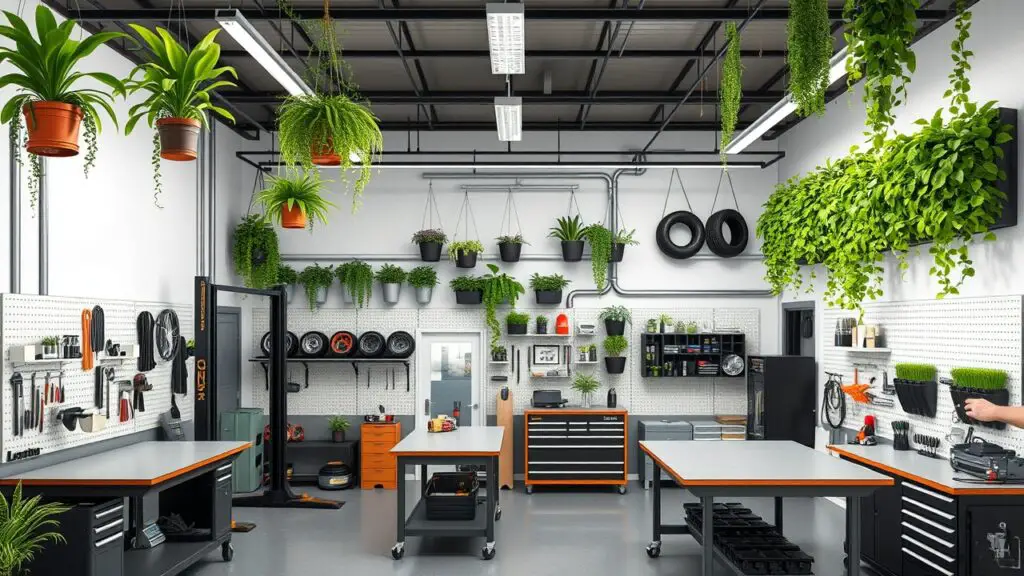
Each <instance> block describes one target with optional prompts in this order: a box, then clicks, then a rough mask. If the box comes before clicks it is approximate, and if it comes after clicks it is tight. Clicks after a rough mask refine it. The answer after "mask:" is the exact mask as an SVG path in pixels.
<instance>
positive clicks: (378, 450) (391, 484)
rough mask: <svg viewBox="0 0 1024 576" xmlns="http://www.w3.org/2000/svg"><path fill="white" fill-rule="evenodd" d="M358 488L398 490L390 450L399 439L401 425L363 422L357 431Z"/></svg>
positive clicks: (395, 466)
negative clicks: (358, 436) (358, 451)
mask: <svg viewBox="0 0 1024 576" xmlns="http://www.w3.org/2000/svg"><path fill="white" fill-rule="evenodd" d="M359 435H360V440H359V446H360V448H361V451H360V456H359V464H360V466H359V485H360V487H361V488H362V489H363V490H372V489H374V488H384V489H386V490H394V489H395V488H397V487H398V464H397V460H396V459H395V457H394V456H393V455H392V454H391V449H392V448H394V447H395V444H398V441H399V440H401V439H402V425H401V424H400V423H398V422H394V423H376V422H373V423H371V422H364V423H363V424H362V426H360V428H359Z"/></svg>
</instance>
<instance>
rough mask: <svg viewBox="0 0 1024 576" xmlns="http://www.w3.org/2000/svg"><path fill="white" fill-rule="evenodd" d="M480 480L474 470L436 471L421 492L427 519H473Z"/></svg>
mask: <svg viewBox="0 0 1024 576" xmlns="http://www.w3.org/2000/svg"><path fill="white" fill-rule="evenodd" d="M479 491H480V482H479V481H477V479H476V473H475V472H436V473H435V474H434V475H433V476H431V477H430V481H429V482H427V490H426V492H425V493H424V494H423V499H424V500H425V504H424V505H425V506H426V513H427V520H473V519H475V518H476V496H477V493H478V492H479Z"/></svg>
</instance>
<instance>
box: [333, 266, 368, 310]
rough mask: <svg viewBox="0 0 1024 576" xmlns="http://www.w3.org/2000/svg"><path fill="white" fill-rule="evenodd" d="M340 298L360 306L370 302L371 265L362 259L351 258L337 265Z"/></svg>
mask: <svg viewBox="0 0 1024 576" xmlns="http://www.w3.org/2000/svg"><path fill="white" fill-rule="evenodd" d="M336 274H337V276H338V282H339V283H340V284H341V300H342V302H344V303H345V304H354V305H356V306H358V307H359V308H362V307H363V306H365V305H366V304H369V303H370V296H371V295H372V294H373V267H372V266H370V265H369V264H368V263H366V262H363V261H362V260H352V261H351V262H345V263H344V264H341V265H340V266H338V269H337V271H336Z"/></svg>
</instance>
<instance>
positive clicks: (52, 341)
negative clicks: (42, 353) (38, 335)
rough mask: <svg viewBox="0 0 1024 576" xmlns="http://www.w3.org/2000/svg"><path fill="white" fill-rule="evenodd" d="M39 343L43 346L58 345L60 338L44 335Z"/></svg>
mask: <svg viewBox="0 0 1024 576" xmlns="http://www.w3.org/2000/svg"><path fill="white" fill-rule="evenodd" d="M39 343H40V344H42V345H43V346H60V338H59V337H57V336H44V337H43V339H42V340H40V341H39Z"/></svg>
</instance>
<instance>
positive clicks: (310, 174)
mask: <svg viewBox="0 0 1024 576" xmlns="http://www.w3.org/2000/svg"><path fill="white" fill-rule="evenodd" d="M320 185H321V183H320V175H319V174H317V173H316V171H314V170H308V171H301V172H298V173H292V172H288V173H286V174H285V175H284V176H271V178H270V187H269V188H266V189H264V190H263V191H262V192H260V193H259V196H257V198H256V199H257V200H258V201H259V202H260V203H262V204H263V210H264V211H265V212H266V215H267V218H268V219H270V220H278V221H280V222H281V227H282V228H288V229H303V228H305V227H306V226H307V223H308V225H310V226H312V224H313V222H314V221H316V220H319V221H321V222H323V223H324V224H326V223H327V210H328V209H329V208H333V207H334V204H332V203H331V202H328V201H327V200H325V199H324V198H323V196H321V195H320Z"/></svg>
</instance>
